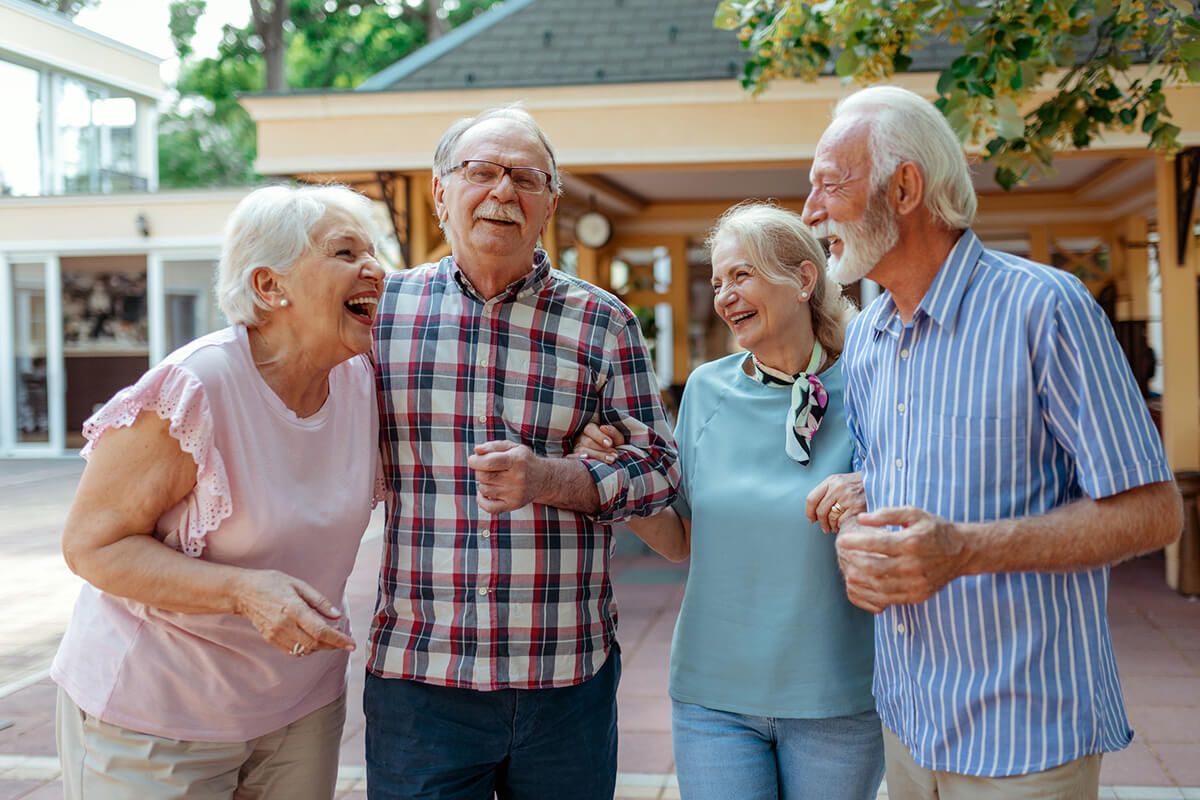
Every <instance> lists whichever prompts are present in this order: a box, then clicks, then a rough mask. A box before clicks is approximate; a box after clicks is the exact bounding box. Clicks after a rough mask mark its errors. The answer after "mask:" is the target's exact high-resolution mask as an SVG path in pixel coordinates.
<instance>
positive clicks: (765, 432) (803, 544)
mask: <svg viewBox="0 0 1200 800" xmlns="http://www.w3.org/2000/svg"><path fill="white" fill-rule="evenodd" d="M747 357H748V356H747V354H745V353H735V354H734V355H731V356H727V357H725V358H722V359H719V360H717V361H714V362H711V363H709V364H705V365H704V366H702V367H700V368H699V369H697V370H696V371H695V372H693V373H692V375H691V377H690V378H689V379H688V383H687V388H686V389H685V391H684V394H683V400H682V402H681V404H680V411H679V422H678V425H677V426H676V430H675V438H676V440H677V441H678V443H679V458H680V462H681V464H682V467H683V482H682V486H681V487H680V488H681V491H680V499H679V501H678V502H677V503H676V510H677V511H678V512H679V513H680V514H681V515H682V516H685V517H691V518H692V557H691V565H690V568H689V573H688V582H687V589H686V591H685V594H684V598H683V607H682V608H681V610H680V612H679V619H678V621H677V622H676V624H675V638H674V643H673V645H672V651H671V681H670V693H671V697H673V698H674V699H676V700H679V701H682V702H686V703H695V704H698V705H702V706H706V707H708V708H712V709H717V710H721V711H731V712H735V713H740V714H751V715H756V716H768V717H785V718H788V717H790V718H797V717H814V718H820V717H835V716H843V715H848V714H856V713H859V712H862V711H866V710H867V709H870V708H874V705H875V703H874V700H873V698H872V696H871V673H872V666H873V660H874V645H873V637H874V628H873V620H872V617H871V615H870V614H868V613H867V612H865V611H862V610H860V609H858V608H856V607H854V606H853V605H851V604H850V602H849V601H848V600H847V599H846V591H845V587H844V585H843V583H842V577H841V573H840V572H839V571H838V566H837V556H836V553H835V551H834V537H833V536H832V535H829V534H826V533H824V532H822V531H821V529H820V527H819V526H817V525H814V524H812V523H810V522H809V521H808V519H807V517H805V515H804V503H805V499H806V497H807V496H808V493H809V491H810V490H811V489H812V488H813V487H815V486H816V485H817V484H818V483H820V482H821V480H822V479H823V478H825V477H826V476H827V475H831V474H833V473H838V472H849V471H851V448H852V444H851V439H850V434H849V431H848V430H847V428H846V416H845V411H844V407H843V392H844V381H843V379H842V368H841V364H840V363H835V364H834V365H833V366H832V367H829V368H828V369H826V370H825V372H823V373H821V375H820V378H821V381H822V383H823V384H824V385H825V389H826V391H827V392H828V394H829V406H828V408H827V410H826V414H825V417H824V419H823V420H822V422H821V427H820V429H819V430H818V431H817V433H816V435H815V436H814V437H813V445H812V463H811V464H809V465H808V466H801V465H800V464H798V463H797V462H795V461H793V460H792V459H791V458H789V457H788V456H787V454H786V453H785V452H784V441H785V440H784V425H785V420H786V417H787V411H788V401H789V398H790V392H789V391H787V389H786V388H783V387H772V386H765V385H763V384H761V383H759V382H758V381H757V380H755V379H754V378H752V377H750V376H749V375H747V374H746V373H745V372H743V370H742V362H743V361H744V360H745V359H746V358H747Z"/></svg>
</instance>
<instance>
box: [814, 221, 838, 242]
mask: <svg viewBox="0 0 1200 800" xmlns="http://www.w3.org/2000/svg"><path fill="white" fill-rule="evenodd" d="M812 233H813V236H816V237H817V238H818V239H828V238H829V237H831V236H836V237H837V238H839V239H841V238H842V231H841V226H840V225H837V224H835V223H833V222H830V221H829V220H823V221H821V222H818V223H817V224H816V225H813V226H812Z"/></svg>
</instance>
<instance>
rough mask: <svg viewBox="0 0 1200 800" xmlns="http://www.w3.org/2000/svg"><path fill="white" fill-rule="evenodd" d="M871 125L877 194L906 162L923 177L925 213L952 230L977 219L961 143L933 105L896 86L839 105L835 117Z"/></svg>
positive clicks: (864, 91)
mask: <svg viewBox="0 0 1200 800" xmlns="http://www.w3.org/2000/svg"><path fill="white" fill-rule="evenodd" d="M840 117H861V119H862V120H863V121H864V122H865V123H866V124H867V125H868V126H869V130H870V151H871V184H872V186H873V187H874V188H875V189H876V190H878V189H879V188H880V187H882V186H886V185H887V182H888V181H889V180H890V179H891V177H892V174H893V173H894V172H895V171H896V168H897V167H899V166H900V165H901V164H902V163H904V162H905V161H911V162H913V163H914V164H916V165H917V168H918V169H920V170H921V174H922V175H923V176H924V178H925V198H924V201H925V208H926V209H927V210H928V211H929V213H930V214H932V215H933V217H934V218H935V219H936V220H938V221H939V222H941V223H942V224H943V225H945V226H946V227H947V228H949V229H951V230H966V229H967V228H969V227H971V223H972V222H974V220H975V211H976V205H977V201H976V198H975V187H974V186H972V185H971V170H970V168H969V167H968V166H967V157H966V154H965V153H964V152H963V148H962V144H961V143H960V142H959V141H958V137H957V136H955V135H954V130H953V129H952V128H951V127H950V123H949V122H947V121H946V118H945V117H944V116H943V115H942V112H940V111H938V109H937V106H935V105H934V104H933V103H931V102H929V101H928V100H926V99H925V98H924V97H921V95H919V94H916V93H915V92H910V91H909V90H908V89H902V88H901V87H899V86H868V87H867V88H866V89H860V90H859V91H857V92H855V93H854V94H852V95H850V96H849V97H847V98H845V99H844V100H842V101H841V102H840V103H838V104H837V108H835V109H834V112H833V118H834V119H835V120H836V119H838V118H840Z"/></svg>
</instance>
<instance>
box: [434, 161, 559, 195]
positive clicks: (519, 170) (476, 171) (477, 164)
mask: <svg viewBox="0 0 1200 800" xmlns="http://www.w3.org/2000/svg"><path fill="white" fill-rule="evenodd" d="M449 172H462V174H463V177H464V178H466V179H467V182H468V183H473V184H475V185H476V186H487V187H489V188H491V187H493V186H496V185H498V184H499V183H500V181H501V179H503V178H504V176H505V175H507V176H508V177H509V179H510V180H511V181H512V185H513V188H514V189H516V190H517V191H518V192H521V193H523V194H541V193H542V192H544V191H546V187H547V186H549V185H550V173H549V172H544V171H542V170H540V169H536V168H534V167H506V166H504V165H503V164H497V163H495V162H492V161H480V160H478V159H471V160H468V161H464V162H462V163H461V164H459V165H458V166H457V167H452V168H451V169H450V170H449Z"/></svg>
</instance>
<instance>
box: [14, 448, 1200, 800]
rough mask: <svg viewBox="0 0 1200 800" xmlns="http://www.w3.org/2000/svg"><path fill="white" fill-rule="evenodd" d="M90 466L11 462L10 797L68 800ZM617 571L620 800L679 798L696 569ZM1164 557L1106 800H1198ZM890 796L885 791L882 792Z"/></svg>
mask: <svg viewBox="0 0 1200 800" xmlns="http://www.w3.org/2000/svg"><path fill="white" fill-rule="evenodd" d="M80 470H81V464H80V462H79V460H78V459H70V460H67V459H64V460H49V461H0V603H2V604H3V608H4V609H5V612H6V613H5V614H4V615H3V616H0V726H3V725H5V724H6V723H7V727H6V728H4V729H3V730H0V800H15V798H22V800H50V799H51V798H61V797H62V790H61V786H60V784H59V780H58V761H57V759H56V757H55V747H54V720H53V713H54V693H55V689H54V686H53V684H52V683H51V682H50V681H49V680H48V679H47V678H46V669H47V667H48V665H49V661H50V659H51V657H52V656H53V653H54V650H55V647H56V646H57V643H58V640H59V637H60V636H61V635H62V631H63V629H64V627H65V625H66V622H67V620H68V619H69V617H70V612H71V606H72V604H73V601H74V597H75V594H76V593H77V591H78V587H79V580H78V579H77V578H75V577H74V576H73V575H71V574H70V573H69V572H68V571H67V569H66V567H65V566H64V565H63V563H62V559H61V557H60V555H59V550H58V536H59V531H60V529H61V526H62V521H63V518H64V515H65V513H66V508H67V504H68V503H69V501H70V497H71V494H72V492H73V491H74V487H75V483H76V481H77V479H78V476H79V473H80ZM379 534H380V516H379V515H378V514H377V515H376V518H375V519H374V521H373V524H372V526H371V528H370V529H369V530H368V532H367V535H366V537H365V538H364V540H363V544H362V546H361V549H360V550H359V555H358V563H357V565H356V567H355V570H354V574H353V575H352V577H351V579H350V583H349V594H350V597H349V599H350V607H351V610H352V619H353V623H354V628H355V632H356V634H357V636H358V638H359V641H360V648H359V650H358V652H356V653H355V655H354V659H353V666H354V669H353V672H352V675H353V682H352V684H351V687H350V696H351V698H352V699H351V702H350V703H349V717H348V719H347V723H346V729H345V736H344V739H343V744H342V753H341V763H342V768H341V772H340V779H339V785H338V797H339V798H346V799H347V800H350V799H351V798H365V797H366V792H365V781H364V779H363V717H362V712H361V708H360V706H359V704H358V703H357V698H358V697H359V695H360V692H361V690H362V664H363V652H364V650H363V648H362V646H361V642H362V640H363V634H364V632H365V631H366V630H367V620H368V618H369V616H370V613H371V610H372V606H373V603H374V599H375V579H376V571H377V569H378V564H379V551H380V543H379ZM619 541H620V547H619V549H618V550H619V552H618V556H617V558H616V560H615V563H614V566H613V574H614V581H615V584H616V597H617V603H618V606H619V608H620V631H619V637H620V640H621V645H622V650H623V655H624V671H623V676H622V681H621V688H620V692H619V701H620V737H621V739H620V742H621V744H620V755H619V758H618V768H619V775H618V780H617V786H618V790H617V797H618V798H677V797H678V796H679V790H678V787H677V785H676V783H675V780H674V759H673V758H672V755H671V736H670V729H671V722H670V702H669V700H668V698H667V694H666V685H667V662H668V658H669V653H670V640H671V631H672V628H673V626H674V621H675V615H676V613H677V611H678V608H679V602H680V600H681V598H682V596H683V583H684V580H685V579H686V574H687V573H686V568H685V567H679V566H675V565H671V564H668V563H667V562H665V561H662V560H661V559H658V558H656V557H654V556H652V555H645V554H644V553H642V552H641V550H640V546H639V545H638V543H637V542H636V541H635V540H633V539H631V538H622V539H620V540H619ZM1162 573H1163V566H1162V562H1161V560H1158V559H1155V558H1146V559H1140V560H1137V561H1133V562H1130V563H1128V564H1124V565H1122V566H1120V567H1118V568H1116V569H1115V570H1114V573H1113V591H1112V597H1111V601H1110V617H1111V622H1112V630H1113V638H1114V640H1115V642H1116V648H1117V662H1118V664H1119V667H1120V672H1121V679H1122V683H1123V685H1124V688H1125V694H1126V698H1127V701H1128V705H1129V713H1130V716H1131V718H1132V720H1133V725H1134V728H1135V729H1136V731H1137V736H1136V738H1135V740H1134V742H1133V744H1132V745H1131V746H1130V747H1129V748H1128V749H1127V750H1125V751H1123V752H1121V753H1117V754H1113V755H1109V756H1106V757H1105V758H1104V762H1103V770H1102V772H1101V782H1102V784H1103V787H1104V788H1103V790H1102V792H1101V796H1102V797H1106V798H1126V799H1127V800H1133V799H1134V798H1142V799H1143V800H1157V799H1158V798H1173V799H1175V800H1180V799H1181V798H1191V799H1193V800H1200V603H1197V602H1194V601H1189V600H1187V599H1184V598H1182V597H1180V596H1178V595H1177V594H1175V593H1174V592H1172V591H1171V590H1169V589H1168V588H1167V587H1166V585H1165V584H1164V582H1163V579H1162ZM880 796H881V797H886V787H885V789H884V790H883V791H881V793H880Z"/></svg>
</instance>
